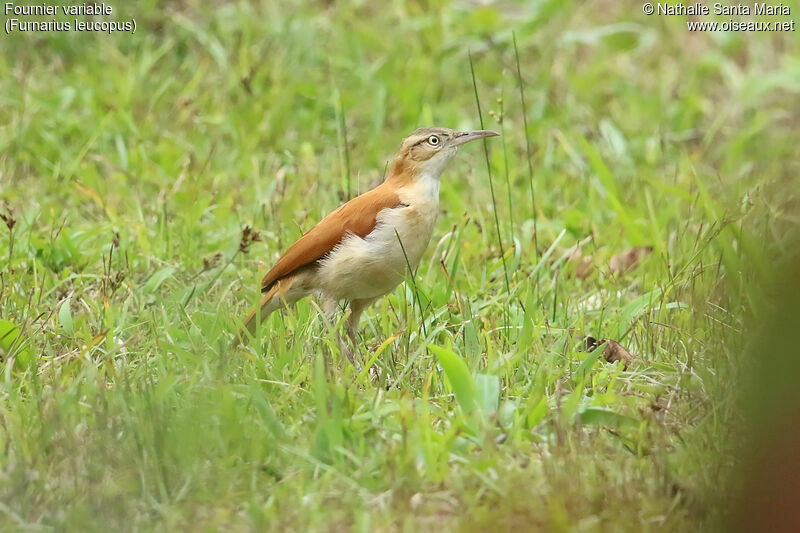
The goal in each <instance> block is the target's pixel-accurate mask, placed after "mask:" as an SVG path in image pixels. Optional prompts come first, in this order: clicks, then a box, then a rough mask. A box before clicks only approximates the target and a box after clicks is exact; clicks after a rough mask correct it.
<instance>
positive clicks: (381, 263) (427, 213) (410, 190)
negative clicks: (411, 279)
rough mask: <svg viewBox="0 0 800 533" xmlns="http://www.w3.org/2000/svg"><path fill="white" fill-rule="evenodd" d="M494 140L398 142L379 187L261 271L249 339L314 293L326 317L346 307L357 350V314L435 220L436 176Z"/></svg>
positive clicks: (442, 133)
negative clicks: (478, 143) (463, 151)
mask: <svg viewBox="0 0 800 533" xmlns="http://www.w3.org/2000/svg"><path fill="white" fill-rule="evenodd" d="M497 135H499V133H497V132H495V131H492V130H474V131H457V130H453V129H449V128H441V127H425V128H420V129H417V130H415V131H414V132H412V133H411V134H410V135H408V136H407V137H405V138H404V139H403V141H402V143H401V145H400V148H399V149H398V151H397V153H396V154H395V156H394V159H393V160H392V163H391V166H390V167H389V171H388V173H387V174H386V178H385V179H384V181H383V182H382V183H381V184H380V185H378V186H377V187H375V188H374V189H372V190H370V191H368V192H365V193H364V194H361V195H360V196H357V197H355V198H353V199H351V200H350V201H348V202H347V203H345V204H344V205H342V206H340V207H339V208H338V209H336V210H335V211H333V212H331V213H330V214H329V215H328V216H326V217H325V218H323V219H322V221H320V222H319V223H318V224H317V225H316V226H314V227H313V228H311V230H309V231H308V232H306V233H305V234H304V235H303V236H302V237H300V238H299V239H298V240H297V241H296V242H295V243H294V244H292V245H291V246H290V247H289V248H288V249H287V250H286V252H285V253H284V254H283V255H282V256H281V257H280V258H279V259H278V261H277V262H276V263H275V265H274V266H273V267H272V268H271V269H270V270H269V271H268V272H267V274H266V275H265V276H264V278H263V280H262V282H261V293H262V296H261V303H260V306H259V307H257V308H256V309H254V310H253V311H252V312H251V313H250V314H249V315H248V316H247V318H246V319H245V320H244V325H245V328H246V329H247V331H249V333H250V335H255V331H256V325H257V323H258V321H259V320H260V321H263V320H265V319H266V318H267V317H268V316H269V315H270V314H271V313H272V312H274V311H276V310H278V309H281V308H285V307H287V306H290V305H292V304H294V303H295V302H297V301H298V300H300V299H301V298H304V297H306V296H308V295H312V294H313V295H317V296H318V297H320V299H321V300H322V307H323V310H324V311H325V312H326V314H328V313H332V312H333V311H335V310H336V308H337V306H338V304H339V302H346V303H349V306H350V316H349V317H348V318H347V321H346V330H347V335H348V337H349V338H350V341H351V342H352V343H353V345H354V346H357V339H356V335H357V333H358V324H359V322H360V319H361V315H362V313H363V312H364V310H365V309H366V308H367V307H369V306H370V305H371V304H372V303H373V302H375V301H376V300H377V299H379V298H381V297H382V296H385V295H387V294H389V293H390V292H392V291H393V290H394V289H395V287H397V286H398V285H400V283H402V282H403V280H404V279H405V275H406V271H407V269H410V270H412V271H413V270H414V269H416V268H417V266H418V265H419V262H420V259H421V258H422V255H423V253H424V252H425V249H426V248H427V246H428V241H430V238H431V235H432V234H433V229H434V225H435V223H436V219H437V217H438V214H439V187H440V183H441V182H440V177H441V175H442V172H443V171H444V169H445V167H446V166H447V164H448V162H449V161H450V160H451V159H453V156H455V155H456V152H457V151H458V148H459V147H460V146H461V145H463V144H465V143H468V142H470V141H474V140H478V139H485V138H487V137H494V136H497ZM340 340H341V336H340ZM344 352H345V354H346V355H347V357H348V358H349V359H350V361H351V362H353V363H354V364H356V363H355V360H354V359H353V356H352V353H351V352H350V351H349V350H344Z"/></svg>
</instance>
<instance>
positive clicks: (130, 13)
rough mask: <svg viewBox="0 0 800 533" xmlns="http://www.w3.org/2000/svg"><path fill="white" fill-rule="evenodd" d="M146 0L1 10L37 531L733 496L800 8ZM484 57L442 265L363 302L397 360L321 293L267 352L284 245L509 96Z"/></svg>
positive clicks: (544, 525)
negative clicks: (272, 273) (730, 10)
mask: <svg viewBox="0 0 800 533" xmlns="http://www.w3.org/2000/svg"><path fill="white" fill-rule="evenodd" d="M111 5H112V6H113V8H114V10H115V13H114V15H113V16H112V17H111V18H110V20H130V19H135V20H136V23H137V31H136V32H135V33H134V34H121V33H120V34H114V35H110V36H109V35H106V34H103V33H99V34H97V33H75V32H72V33H55V32H51V33H14V34H11V35H3V36H2V37H0V52H2V53H0V215H2V217H3V222H4V224H0V337H2V339H0V353H2V355H3V361H4V373H3V377H2V381H0V398H2V400H1V401H0V444H1V445H2V448H3V450H4V453H3V454H2V457H0V521H2V522H4V523H5V524H6V527H7V528H8V529H32V530H38V529H43V530H48V529H51V528H52V529H80V530H106V529H109V528H121V529H124V530H129V529H165V530H171V529H189V528H192V529H194V528H198V527H199V528H204V529H216V528H222V527H226V528H227V527H230V528H233V529H287V528H289V529H315V530H341V529H349V528H353V529H358V530H365V531H366V530H403V531H405V530H413V529H419V528H421V529H423V530H430V529H434V528H436V529H444V530H452V529H459V530H486V529H512V528H524V529H543V530H556V531H558V530H568V529H569V530H579V531H595V530H597V531H599V530H610V529H611V530H635V531H643V530H665V529H666V530H686V529H692V530H695V529H700V528H702V527H704V526H709V525H710V524H713V523H715V521H716V520H718V519H721V518H724V517H725V516H726V515H727V513H728V509H729V507H730V505H731V503H730V502H731V501H732V499H731V498H732V493H733V492H734V491H735V490H734V489H735V488H736V486H737V484H738V481H736V477H735V476H733V475H732V474H731V469H732V467H735V465H737V464H738V463H739V461H738V460H737V459H736V458H737V457H738V456H739V455H738V454H740V453H741V451H742V450H741V446H740V445H741V442H742V441H741V439H739V438H738V437H737V435H738V434H737V432H736V431H737V429H736V428H738V427H739V426H740V421H741V420H740V419H741V418H742V417H743V416H745V415H746V413H745V414H743V413H742V412H741V410H740V409H739V408H738V407H737V403H736V402H737V399H738V391H739V388H738V386H739V383H740V382H741V379H742V375H743V374H744V375H747V374H748V373H749V370H744V371H743V370H742V368H745V369H747V368H748V367H746V366H745V367H741V366H740V360H741V359H742V358H741V356H740V352H741V351H742V346H744V345H745V344H746V341H747V339H748V338H749V337H748V335H749V334H748V332H749V328H750V326H752V325H753V324H757V321H758V319H759V318H760V317H762V316H766V315H765V314H764V313H765V312H767V311H768V310H769V308H770V305H771V304H770V303H769V302H770V300H769V298H764V295H765V294H767V293H765V291H767V289H766V287H767V286H769V283H770V280H771V279H772V278H773V277H774V276H776V275H778V272H779V271H780V270H781V265H788V264H789V263H785V262H781V261H779V260H778V259H779V258H780V257H781V256H782V255H783V254H785V253H786V252H787V251H791V250H793V249H796V248H795V247H794V246H792V244H791V243H792V241H791V229H792V228H793V227H796V225H797V222H798V219H797V216H798V215H797V214H798V212H799V211H798V197H797V191H798V190H800V188H798V179H797V176H798V175H799V174H800V159H798V157H797V155H798V149H797V131H798V127H800V112H798V105H797V104H798V101H800V99H799V98H798V93H800V50H799V47H798V37H797V33H796V32H795V33H785V34H781V33H743V32H737V33H723V32H718V33H712V32H709V33H692V32H689V31H687V29H686V19H685V18H683V17H659V16H650V17H647V16H644V15H643V14H642V7H641V3H639V2H608V1H604V0H598V1H589V2H569V1H567V2H555V1H550V2H548V1H535V2H533V1H531V2H522V1H520V2H512V1H506V2H503V1H496V2H494V1H491V0H486V1H456V0H452V1H450V0H440V1H436V0H431V1H408V2H401V1H393V2H381V3H378V2H367V1H356V0H352V1H341V2H330V1H329V2H325V1H320V2H299V1H285V2H274V1H270V0H265V1H261V2H258V1H253V2H200V1H191V0H187V1H173V2H155V1H131V2H117V3H111ZM794 16H796V14H793V15H792V16H791V17H788V19H791V18H792V17H794ZM785 19H787V18H785V17H784V18H775V19H774V20H785ZM771 20H773V19H771ZM3 22H4V23H5V18H4V20H3ZM515 41H516V43H515ZM515 44H516V47H515ZM470 56H471V59H472V63H473V65H474V76H475V86H476V88H477V92H478V96H479V98H480V105H481V113H482V118H483V122H484V124H483V125H484V126H485V127H487V128H492V129H496V130H499V131H502V133H503V135H502V137H501V138H499V139H492V142H490V143H489V144H488V149H489V154H488V167H487V161H486V160H485V159H484V154H483V153H482V148H481V147H480V146H478V145H475V146H469V147H468V148H465V149H464V150H462V153H461V155H460V156H459V157H458V158H457V159H456V160H455V161H454V162H453V164H452V165H451V167H450V168H449V169H448V171H446V173H445V174H444V176H443V183H442V192H441V202H442V213H441V216H440V219H439V222H438V224H437V228H436V230H435V232H434V238H433V240H432V242H431V245H430V247H429V251H428V252H427V254H426V256H425V257H424V258H423V262H422V264H421V265H420V268H419V270H418V271H417V272H416V274H415V276H414V280H413V281H414V283H411V279H410V278H409V282H408V283H406V284H404V285H403V286H402V287H401V288H398V289H397V290H396V291H395V292H394V293H393V294H392V295H390V296H389V297H387V298H385V299H384V300H383V301H381V302H379V303H377V304H376V305H375V306H373V308H372V309H371V310H370V311H368V312H367V314H366V316H365V319H364V320H363V321H362V328H361V335H362V338H363V344H364V347H363V353H362V357H366V358H368V359H375V360H376V361H377V363H378V365H379V366H380V367H381V368H382V370H383V377H382V378H381V379H380V380H378V381H373V380H372V379H370V377H369V376H368V375H366V374H364V373H361V374H359V373H357V372H356V371H354V370H353V369H352V368H351V367H350V366H348V364H347V362H346V360H345V359H344V358H343V357H342V354H341V353H340V352H339V348H338V344H337V342H336V331H335V330H331V329H330V328H328V327H327V326H326V325H325V323H324V321H323V320H322V319H321V318H320V314H319V313H318V309H317V307H316V304H315V303H314V302H313V301H304V302H302V303H300V304H299V305H298V306H297V309H296V310H295V311H293V312H290V313H285V314H283V315H279V314H275V315H273V316H272V317H270V319H269V320H268V321H267V322H266V327H265V328H264V329H265V331H264V334H263V338H261V339H260V341H259V342H257V343H256V344H255V345H253V346H249V347H244V348H241V347H240V348H234V347H231V346H230V342H229V341H230V339H231V338H232V332H233V331H234V330H235V328H236V327H237V324H238V321H239V320H240V318H241V317H242V316H243V314H244V313H245V312H246V311H247V310H248V309H249V308H250V307H251V305H252V304H253V303H254V302H255V301H256V300H257V298H258V286H259V285H258V283H259V279H260V277H261V276H262V275H263V274H264V273H265V271H266V269H268V268H269V267H270V266H271V264H272V262H273V261H274V260H275V259H276V258H277V257H278V255H279V254H280V252H282V251H283V250H284V249H285V248H286V247H287V246H288V245H289V244H291V242H293V240H294V239H296V238H297V237H298V236H299V235H301V234H302V232H304V231H306V230H308V229H309V228H310V227H311V226H312V225H313V224H314V223H315V222H317V221H318V220H319V219H320V218H321V217H322V216H324V215H325V214H326V213H327V212H329V211H330V210H332V209H334V208H335V207H337V206H338V205H339V204H340V203H341V202H343V201H345V200H346V199H348V198H350V197H352V196H354V195H355V194H357V193H358V192H363V191H366V190H367V189H368V188H370V187H372V186H374V185H375V184H376V183H378V182H379V181H380V179H381V177H382V175H383V173H384V169H385V168H386V164H387V161H388V160H389V159H390V157H391V156H392V154H393V152H394V150H395V149H396V148H397V146H398V145H399V143H400V140H401V139H402V137H403V136H405V135H406V134H408V133H409V132H411V131H412V130H413V129H415V128H417V127H420V126H428V125H440V126H446V127H453V128H465V129H466V128H478V127H479V126H481V124H480V118H479V114H478V108H477V107H476V95H475V92H474V91H473V80H472V76H471V70H470ZM523 102H524V105H523ZM495 141H496V142H495ZM246 226H250V227H251V228H253V229H254V230H256V231H257V232H258V235H259V240H257V241H255V242H249V243H243V242H242V236H243V230H244V228H245V227H246ZM638 247H646V248H645V249H646V250H651V252H650V253H639V252H637V250H638V251H641V250H642V248H638ZM632 256H635V257H636V260H631V259H630V257H632ZM626 257H627V258H629V259H626ZM620 265H622V266H620ZM787 268H788V267H787ZM415 289H416V290H415ZM584 335H592V336H594V337H596V338H608V339H614V340H617V341H619V342H620V343H621V344H622V345H623V346H624V347H625V348H626V349H627V350H629V351H630V353H631V354H632V358H633V362H632V364H631V365H629V367H628V368H627V369H626V368H624V367H623V365H622V364H621V363H614V364H611V363H608V362H606V361H605V360H604V359H603V358H602V357H601V356H600V351H595V352H591V353H587V352H586V351H585V350H584V346H583V344H584V343H583V341H582V338H583V336H584ZM729 479H730V480H731V481H730V482H728V480H729Z"/></svg>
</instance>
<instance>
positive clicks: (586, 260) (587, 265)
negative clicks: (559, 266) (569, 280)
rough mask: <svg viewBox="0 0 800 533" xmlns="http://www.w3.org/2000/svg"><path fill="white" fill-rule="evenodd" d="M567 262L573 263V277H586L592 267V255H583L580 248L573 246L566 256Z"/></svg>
mask: <svg viewBox="0 0 800 533" xmlns="http://www.w3.org/2000/svg"><path fill="white" fill-rule="evenodd" d="M567 263H571V264H573V265H575V277H576V278H578V279H586V278H588V277H589V276H590V275H591V273H592V271H593V270H594V269H593V265H592V256H591V255H583V252H582V251H581V249H580V248H578V247H575V248H574V249H573V250H572V251H571V252H570V253H569V255H568V256H567Z"/></svg>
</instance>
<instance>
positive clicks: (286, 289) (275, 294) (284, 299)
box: [241, 276, 305, 340]
mask: <svg viewBox="0 0 800 533" xmlns="http://www.w3.org/2000/svg"><path fill="white" fill-rule="evenodd" d="M296 278H297V276H290V277H287V278H283V279H281V280H279V281H278V282H277V283H275V285H273V286H272V287H270V289H269V290H268V291H267V292H265V293H264V295H263V296H262V297H261V305H260V306H259V307H260V310H259V309H253V310H252V311H251V312H250V314H249V315H247V318H245V319H244V327H245V329H247V331H249V332H250V335H251V336H255V334H256V326H257V325H258V323H259V320H260V321H261V322H263V321H264V320H266V318H267V317H268V316H269V315H270V314H271V313H272V312H273V311H275V310H276V309H280V308H281V307H284V306H286V305H289V304H293V303H294V302H296V301H297V300H299V299H300V298H302V297H303V296H305V294H302V290H298V289H299V287H293V285H295V281H296ZM242 333H244V332H242ZM241 337H242V340H244V337H245V335H244V334H242V335H241Z"/></svg>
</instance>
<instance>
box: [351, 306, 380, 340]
mask: <svg viewBox="0 0 800 533" xmlns="http://www.w3.org/2000/svg"><path fill="white" fill-rule="evenodd" d="M374 301H375V298H365V299H363V300H353V301H351V302H350V316H349V317H347V336H348V337H350V340H351V341H352V343H353V346H358V339H357V338H356V337H357V335H358V323H359V322H360V321H361V314H362V313H363V312H364V310H365V309H366V308H367V307H369V306H370V305H371V304H372V302H374Z"/></svg>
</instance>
